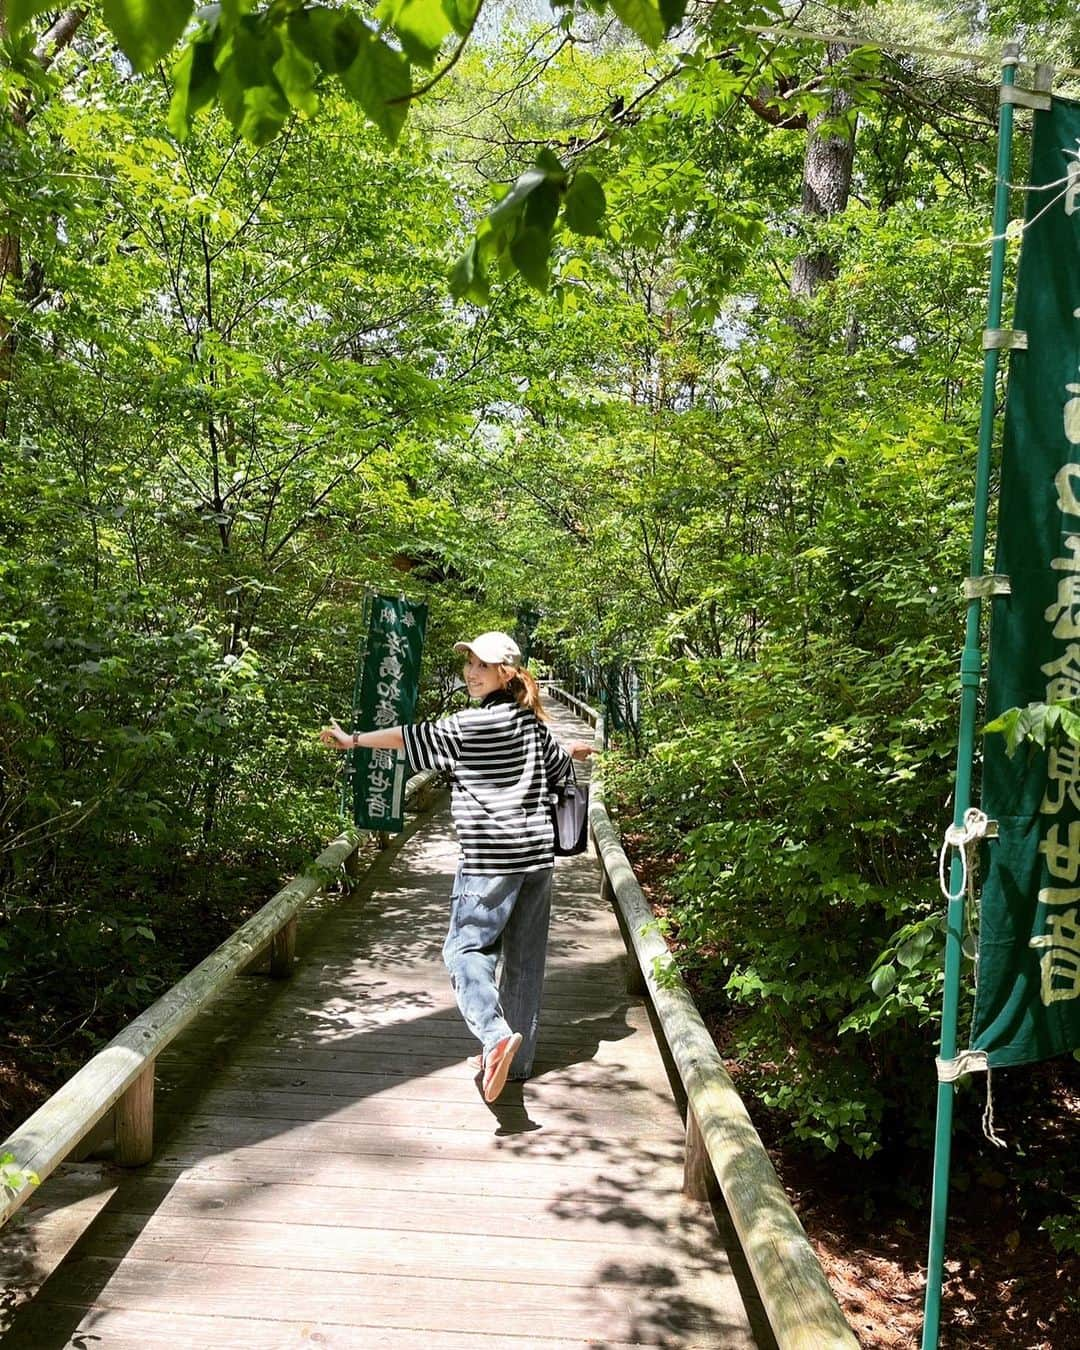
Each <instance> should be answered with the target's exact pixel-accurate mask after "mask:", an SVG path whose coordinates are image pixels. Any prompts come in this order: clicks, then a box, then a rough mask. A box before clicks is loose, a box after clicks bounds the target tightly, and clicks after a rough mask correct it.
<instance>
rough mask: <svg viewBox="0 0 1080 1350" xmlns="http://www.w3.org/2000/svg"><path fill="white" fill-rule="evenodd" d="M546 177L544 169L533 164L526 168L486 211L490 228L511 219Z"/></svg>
mask: <svg viewBox="0 0 1080 1350" xmlns="http://www.w3.org/2000/svg"><path fill="white" fill-rule="evenodd" d="M548 178H549V175H548V173H547V171H546V170H545V169H541V168H537V167H536V166H535V165H533V167H532V168H530V169H526V170H525V172H524V173H523V174H521V175H520V176H519V178H518V180H517V182H516V183H515V184H514V186H513V187H512V188H511V189H510V191H509V192H507V193H505V194H504V195H503V196H502V197H500V198H499V200H498V201H497V202H496V203H495V205H494V206H493V207H492V209H491V210H490V211H489V212H488V214H487V220H488V223H489V224H490V225H491V226H492V228H494V227H496V226H500V225H505V224H506V223H508V222H509V221H510V220H512V219H513V217H514V216H516V215H517V214H518V212H519V211H520V210H521V208H522V207H523V206H524V205H525V202H526V201H527V200H528V198H529V196H530V195H531V194H532V193H533V192H535V191H536V189H537V188H539V187H541V186H542V185H543V184H544V183H546V182H547V181H548Z"/></svg>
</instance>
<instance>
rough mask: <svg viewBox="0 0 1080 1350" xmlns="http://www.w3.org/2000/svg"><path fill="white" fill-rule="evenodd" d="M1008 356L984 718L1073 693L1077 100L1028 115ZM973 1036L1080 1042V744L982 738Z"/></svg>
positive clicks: (999, 1051)
mask: <svg viewBox="0 0 1080 1350" xmlns="http://www.w3.org/2000/svg"><path fill="white" fill-rule="evenodd" d="M1028 182H1029V184H1030V185H1031V186H1030V188H1029V191H1028V195H1027V211H1026V225H1025V231H1024V240H1023V246H1022V249H1021V256H1020V270H1019V276H1018V281H1017V299H1016V314H1015V318H1014V324H1015V327H1016V329H1017V330H1019V331H1022V332H1024V333H1026V334H1027V350H1026V351H1023V350H1019V351H1014V352H1013V353H1012V355H1011V357H1010V370H1009V387H1008V395H1007V399H1006V405H1005V426H1004V437H1003V448H1002V467H1001V493H1000V504H999V507H998V533H997V559H996V563H995V568H994V570H995V571H996V572H999V573H1003V574H1005V575H1006V576H1008V577H1009V579H1010V583H1011V594H1010V595H1007V596H1005V595H1002V596H997V597H996V598H995V599H994V601H993V615H992V621H991V629H990V652H989V661H990V666H989V678H988V686H987V717H988V720H989V719H992V718H994V717H996V716H997V715H998V714H999V713H1001V712H1003V711H1004V710H1005V709H1007V708H1011V707H1016V706H1023V705H1024V704H1027V703H1030V702H1054V701H1057V700H1060V699H1066V698H1076V697H1078V696H1080V104H1077V103H1072V102H1068V101H1066V100H1063V99H1055V100H1054V101H1053V106H1052V108H1051V109H1050V111H1048V112H1038V113H1036V114H1035V129H1034V137H1033V145H1032V166H1031V170H1030V175H1029V178H1028ZM982 806H983V809H984V810H985V811H986V813H987V815H988V816H989V817H990V819H991V820H996V821H997V822H998V827H999V838H998V840H997V842H996V843H991V844H990V845H989V846H988V850H987V853H988V863H989V866H988V872H987V877H986V884H985V886H984V887H983V894H982V904H981V915H980V920H979V924H980V932H979V946H978V967H977V987H976V994H975V1015H974V1023H973V1027H972V1038H971V1044H972V1048H974V1049H976V1050H983V1051H986V1052H987V1055H988V1062H989V1064H990V1067H991V1068H995V1067H998V1066H1002V1065H1009V1064H1026V1063H1030V1062H1031V1061H1033V1060H1037V1059H1045V1058H1047V1057H1048V1056H1050V1055H1056V1054H1061V1053H1063V1052H1064V1051H1068V1050H1073V1049H1075V1048H1076V1047H1078V1046H1080V746H1076V745H1069V746H1067V747H1062V748H1059V749H1051V750H1050V751H1049V753H1041V754H1037V755H1035V756H1034V757H1029V756H1028V755H1027V754H1026V753H1025V749H1024V748H1021V749H1020V750H1018V751H1017V753H1016V754H1015V755H1014V757H1013V758H1012V759H1011V760H1010V759H1008V758H1007V757H1006V754H1005V745H1004V737H1002V736H999V735H992V736H988V737H987V738H986V743H985V758H984V769H983V792H982Z"/></svg>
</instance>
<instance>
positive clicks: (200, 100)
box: [168, 40, 218, 141]
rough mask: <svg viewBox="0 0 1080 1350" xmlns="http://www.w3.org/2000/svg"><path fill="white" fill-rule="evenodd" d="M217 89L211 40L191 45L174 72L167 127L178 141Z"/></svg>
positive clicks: (209, 101) (186, 48)
mask: <svg viewBox="0 0 1080 1350" xmlns="http://www.w3.org/2000/svg"><path fill="white" fill-rule="evenodd" d="M217 87H218V73H217V67H216V66H215V65H214V43H213V41H212V40H211V41H209V42H192V43H190V44H189V45H188V46H187V47H185V48H184V50H183V52H182V53H181V56H180V60H179V61H177V63H176V65H175V67H174V69H173V96H172V100H171V102H170V103H169V117H168V127H169V130H170V131H171V132H172V134H173V135H174V136H175V137H176V139H177V140H179V141H182V140H183V139H184V137H185V136H186V135H187V133H188V129H189V127H190V125H191V119H192V118H193V117H194V116H195V114H196V113H197V112H198V111H199V109H200V108H205V107H206V105H207V104H208V103H211V102H212V101H213V98H214V94H215V93H216V92H217Z"/></svg>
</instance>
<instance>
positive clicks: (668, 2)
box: [660, 0, 687, 33]
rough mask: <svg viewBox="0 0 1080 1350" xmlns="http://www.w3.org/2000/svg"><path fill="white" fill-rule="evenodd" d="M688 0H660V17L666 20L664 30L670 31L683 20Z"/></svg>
mask: <svg viewBox="0 0 1080 1350" xmlns="http://www.w3.org/2000/svg"><path fill="white" fill-rule="evenodd" d="M686 6H687V0H660V17H661V18H662V19H663V21H664V31H665V32H667V33H670V32H671V30H672V29H673V28H677V27H678V25H679V24H680V23H682V21H683V15H684V14H685V13H686Z"/></svg>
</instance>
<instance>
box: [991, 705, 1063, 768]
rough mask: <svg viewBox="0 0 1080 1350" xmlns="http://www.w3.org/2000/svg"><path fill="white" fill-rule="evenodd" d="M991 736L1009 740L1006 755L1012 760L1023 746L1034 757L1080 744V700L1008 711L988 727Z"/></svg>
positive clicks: (1006, 742)
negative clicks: (1036, 754)
mask: <svg viewBox="0 0 1080 1350" xmlns="http://www.w3.org/2000/svg"><path fill="white" fill-rule="evenodd" d="M983 730H984V732H985V733H986V734H987V735H994V734H999V735H1002V736H1004V737H1005V753H1006V754H1007V755H1008V756H1009V758H1010V759H1011V758H1012V757H1013V755H1014V754H1016V752H1017V750H1018V749H1019V748H1020V746H1021V745H1027V746H1028V747H1029V749H1030V751H1031V753H1032V754H1034V753H1035V752H1036V751H1038V750H1048V749H1050V747H1051V746H1055V745H1067V744H1070V743H1075V742H1077V741H1080V700H1077V699H1063V700H1061V701H1059V702H1056V703H1038V702H1036V703H1029V704H1028V705H1027V707H1025V708H1006V710H1005V711H1004V712H1003V713H1002V714H1001V715H1000V716H999V717H995V718H994V719H993V721H991V722H987V724H986V726H985V727H984V729H983Z"/></svg>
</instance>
